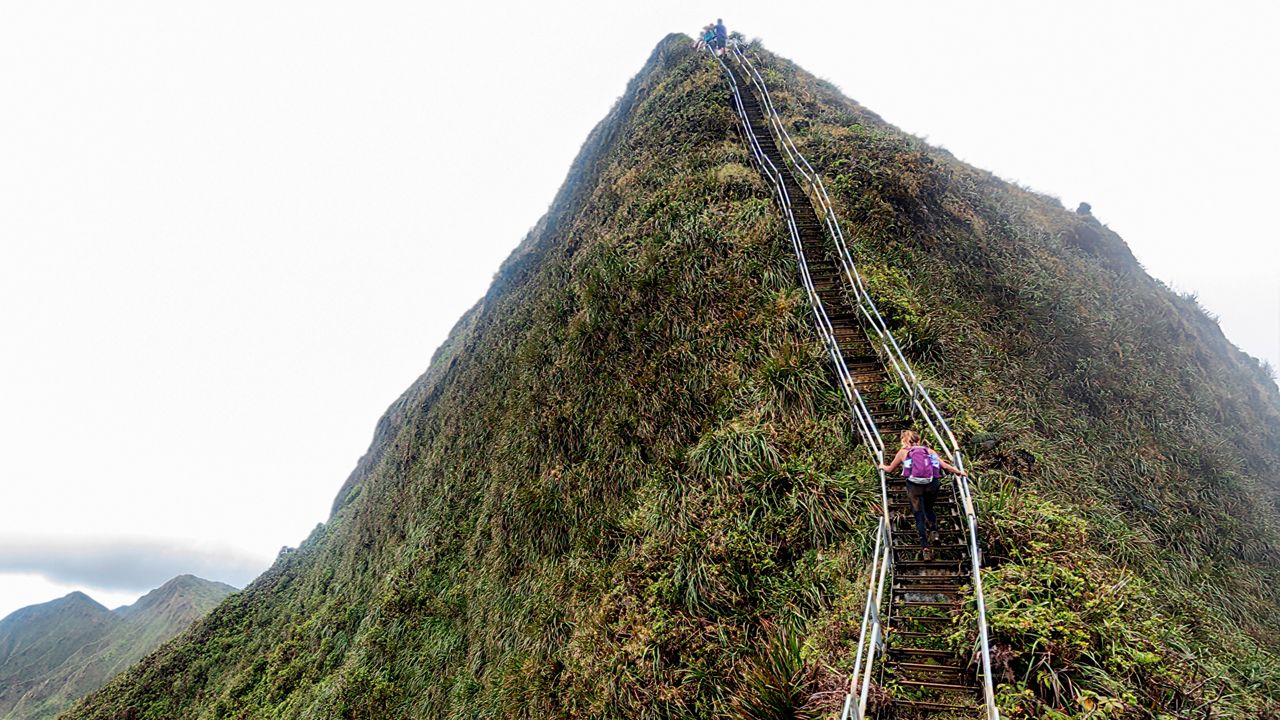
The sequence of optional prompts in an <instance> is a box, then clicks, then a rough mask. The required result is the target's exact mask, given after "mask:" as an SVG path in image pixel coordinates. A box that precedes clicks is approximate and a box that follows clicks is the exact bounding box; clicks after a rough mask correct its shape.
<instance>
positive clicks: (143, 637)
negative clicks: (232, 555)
mask: <svg viewBox="0 0 1280 720" xmlns="http://www.w3.org/2000/svg"><path fill="white" fill-rule="evenodd" d="M234 591H235V588H233V587H231V586H230V585H226V584H223V583H217V582H210V581H208V580H203V579H201V578H197V577H194V576H192V575H181V576H178V577H176V578H174V579H172V580H170V581H168V582H166V583H165V584H164V585H161V586H160V587H158V588H156V589H155V590H152V591H151V592H149V593H147V594H146V595H144V596H143V597H141V598H139V600H138V601H137V602H135V603H134V604H132V605H126V606H124V607H120V608H116V609H115V610H111V611H108V610H107V609H106V608H104V607H102V605H100V604H98V603H97V602H96V601H94V600H93V599H92V598H90V597H89V596H87V595H85V594H84V593H80V592H75V593H71V594H70V595H68V596H66V597H64V598H62V599H60V600H54V601H52V602H49V603H44V604H42V605H33V606H31V607H27V608H23V609H21V610H18V611H16V612H14V613H12V614H11V615H9V616H8V617H6V618H5V619H4V620H0V720H40V719H43V718H52V717H54V716H56V715H57V714H58V713H59V712H61V711H62V710H64V709H66V708H67V707H69V706H70V705H71V704H72V703H73V702H74V701H75V700H77V699H79V698H81V697H83V696H85V695H86V694H88V693H89V692H91V691H93V690H95V689H97V688H99V687H101V686H102V684H103V683H105V682H106V681H107V680H108V679H109V678H110V677H111V676H113V675H115V674H116V673H119V672H120V671H122V670H124V669H125V668H127V667H128V666H129V665H131V664H133V663H134V662H136V661H137V660H138V659H139V658H141V657H142V656H144V655H146V654H147V653H149V652H151V651H152V650H154V649H156V648H157V647H159V646H160V645H161V644H162V643H164V642H166V641H168V640H169V639H171V638H173V637H174V636H175V635H177V634H178V633H179V632H181V631H182V630H184V629H186V627H187V626H188V625H190V624H191V623H192V622H193V621H195V620H196V619H197V618H199V617H200V616H202V615H204V614H205V613H207V612H208V611H209V610H211V609H212V608H213V607H214V606H215V605H217V604H218V603H219V602H220V601H221V600H222V599H223V598H225V597H226V596H227V595H228V594H230V593H232V592H234ZM36 658H38V662H37V661H35V659H36Z"/></svg>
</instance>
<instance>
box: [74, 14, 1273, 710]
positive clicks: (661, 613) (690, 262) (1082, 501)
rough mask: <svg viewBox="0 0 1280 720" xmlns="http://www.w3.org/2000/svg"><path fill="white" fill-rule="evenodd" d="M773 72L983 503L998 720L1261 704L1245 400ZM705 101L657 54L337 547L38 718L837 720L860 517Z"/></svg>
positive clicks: (374, 471) (1269, 455)
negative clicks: (1236, 456)
mask: <svg viewBox="0 0 1280 720" xmlns="http://www.w3.org/2000/svg"><path fill="white" fill-rule="evenodd" d="M765 61H766V64H767V65H768V66H769V67H768V72H769V80H770V83H771V86H776V87H777V92H776V94H775V101H776V102H777V103H778V105H779V108H780V110H781V111H783V112H784V113H786V114H787V115H788V117H789V118H790V122H791V124H792V126H793V127H794V128H795V130H796V133H797V141H798V142H800V143H801V144H802V148H803V149H804V150H805V152H806V153H807V154H809V156H810V158H811V159H812V160H814V164H815V165H816V166H817V167H818V168H819V170H820V171H822V172H823V173H824V174H825V175H826V176H827V177H828V178H829V179H830V183H829V184H830V186H831V187H832V190H833V194H834V196H835V200H836V202H837V203H838V204H839V207H840V211H841V213H842V215H843V216H844V217H845V218H846V219H847V220H848V222H849V224H850V225H849V226H850V228H851V229H852V231H853V232H854V233H856V235H857V237H858V243H857V252H858V254H859V258H858V259H859V262H860V263H862V265H863V266H864V267H865V268H866V271H867V275H868V280H869V281H870V282H871V283H872V286H873V288H874V290H875V294H876V297H877V299H878V300H879V301H880V302H881V303H882V305H883V307H884V309H885V310H886V311H888V312H889V314H890V316H891V317H892V319H893V321H894V322H895V323H896V324H897V326H898V328H899V330H900V332H901V333H902V334H903V336H904V337H905V338H909V340H910V343H909V348H908V350H909V352H910V354H911V355H912V356H913V358H915V359H916V360H918V362H919V364H920V367H921V369H922V371H923V372H924V373H925V375H926V377H927V378H928V379H929V382H930V384H931V386H932V387H933V388H935V389H936V391H937V393H938V396H939V397H940V399H942V400H943V402H944V404H945V405H946V407H947V409H948V410H949V411H951V412H953V413H955V416H956V426H957V428H958V429H959V431H960V432H961V434H962V435H963V436H964V440H965V442H966V444H967V446H968V447H969V448H970V452H971V455H972V456H973V457H974V459H975V462H976V465H977V467H978V470H979V474H980V475H981V476H982V477H983V478H984V479H985V480H984V485H983V488H982V493H981V498H980V499H981V501H982V503H983V506H982V507H983V534H984V540H985V541H986V542H987V543H988V545H987V548H986V559H987V561H988V563H989V564H990V566H991V569H990V571H989V572H988V576H987V585H988V593H989V604H990V606H991V618H992V626H993V633H994V635H993V638H994V642H995V646H996V648H997V658H998V665H997V668H998V671H999V673H1000V678H999V679H1000V681H1001V687H1000V695H1001V697H1000V700H1001V705H1002V707H1003V708H1004V709H1005V711H1006V713H1007V714H1008V715H1010V716H1012V717H1019V716H1054V714H1055V713H1056V714H1057V715H1056V716H1057V717H1071V716H1081V717H1083V716H1088V715H1090V713H1092V715H1091V716H1092V717H1156V716H1159V715H1165V716H1172V717H1203V716H1205V713H1206V712H1211V713H1216V714H1217V715H1216V716H1218V717H1241V718H1243V717H1258V716H1260V715H1262V713H1264V712H1266V711H1267V708H1268V707H1270V706H1273V705H1274V704H1275V701H1276V698H1277V697H1280V692H1278V690H1277V688H1278V684H1277V676H1276V671H1275V670H1274V668H1275V663H1274V661H1275V659H1276V658H1275V648H1276V644H1275V635H1274V633H1275V632H1276V623H1277V622H1278V620H1277V613H1276V612H1275V610H1274V603H1273V602H1271V601H1273V600H1275V599H1276V598H1275V597H1274V593H1275V590H1274V587H1275V584H1274V583H1273V584H1272V585H1270V586H1268V585H1265V583H1266V582H1267V581H1268V580H1272V579H1274V572H1275V570H1274V568H1275V565H1276V562H1275V561H1276V558H1277V554H1276V549H1275V548H1276V545H1275V538H1276V532H1275V526H1274V522H1273V521H1271V520H1270V519H1269V518H1268V517H1265V513H1263V512H1260V511H1251V510H1243V509H1239V508H1238V507H1237V501H1238V499H1239V498H1242V497H1255V498H1265V502H1266V503H1274V498H1275V487H1274V481H1273V480H1270V479H1269V476H1267V475H1266V474H1265V473H1266V472H1267V468H1266V465H1267V464H1268V463H1269V466H1270V467H1274V466H1275V462H1274V461H1276V460H1277V459H1280V458H1276V454H1277V448H1278V447H1280V443H1277V442H1276V433H1277V432H1280V431H1277V429H1276V414H1277V408H1278V407H1280V401H1277V398H1276V392H1275V390H1274V387H1272V386H1268V385H1267V384H1266V382H1267V381H1266V378H1265V377H1264V376H1262V374H1261V372H1260V371H1259V370H1258V369H1257V368H1256V367H1253V366H1251V365H1250V363H1249V361H1248V359H1247V358H1243V357H1242V356H1240V354H1239V353H1238V351H1236V350H1235V349H1234V348H1231V347H1230V345H1229V344H1228V343H1226V342H1225V340H1224V339H1223V338H1222V337H1221V335H1220V333H1219V334H1217V335H1215V334H1214V330H1216V328H1213V327H1212V324H1211V323H1208V322H1207V321H1206V320H1205V319H1204V318H1203V316H1202V315H1201V314H1200V313H1199V311H1198V310H1197V309H1196V308H1194V307H1191V306H1190V305H1188V304H1187V303H1186V301H1184V300H1180V299H1178V298H1176V297H1175V296H1173V295H1172V294H1171V293H1169V292H1168V291H1167V290H1165V289H1163V288H1161V287H1159V286H1158V284H1156V283H1154V281H1152V280H1150V278H1147V277H1146V276H1145V275H1144V274H1143V273H1141V270H1140V269H1139V268H1137V266H1136V264H1134V263H1133V262H1132V259H1131V258H1129V257H1127V255H1128V253H1127V250H1126V249H1125V248H1124V245H1123V243H1122V242H1121V241H1120V240H1119V239H1118V238H1116V237H1115V236H1114V235H1112V234H1110V233H1109V232H1108V231H1106V229H1105V228H1102V227H1100V226H1097V225H1095V224H1093V223H1091V222H1090V221H1089V219H1087V218H1079V217H1076V216H1073V215H1071V214H1069V213H1066V212H1065V211H1063V210H1062V209H1061V208H1060V207H1055V206H1054V203H1053V202H1052V201H1050V200H1048V199H1045V198H1040V197H1037V196H1035V195H1032V194H1030V193H1026V192H1024V191H1022V190H1019V189H1017V188H1013V187H1009V186H1008V185H1006V184H1004V183H1001V182H1000V181H998V180H996V179H995V178H992V177H991V176H990V175H989V174H986V173H981V172H979V171H975V170H973V169H971V168H968V167H967V166H964V165H962V164H960V163H958V162H956V161H955V160H954V159H952V158H950V157H949V156H947V155H946V154H945V153H943V152H941V151H938V150H934V149H931V148H928V147H927V146H926V145H924V144H923V143H921V142H920V141H918V140H915V139H913V138H910V137H907V136H905V135H903V134H902V133H900V132H899V131H897V130H895V129H893V128H892V127H890V126H888V125H885V124H884V123H883V122H882V121H880V120H879V119H878V118H876V117H875V116H874V115H871V114H870V113H867V112H866V111H864V110H862V109H861V108H859V107H858V106H856V105H854V104H852V103H850V102H849V101H847V100H845V99H843V98H841V97H839V96H838V94H836V93H835V92H834V90H833V89H832V88H830V87H829V86H825V85H823V84H821V83H818V82H816V81H814V80H813V79H812V78H810V77H809V76H807V75H805V74H803V73H801V72H799V71H798V70H796V69H795V68H793V67H791V66H790V65H788V64H787V63H785V62H784V61H781V60H778V59H776V58H772V57H769V56H767V55H766V56H765ZM726 95H727V90H726V87H725V84H724V80H723V78H721V76H720V74H719V70H718V67H717V66H716V65H715V64H714V63H713V62H711V61H710V60H709V59H708V58H707V57H706V56H705V55H699V54H696V53H694V52H693V50H692V48H691V46H690V43H689V41H688V40H687V39H686V38H683V37H680V36H673V37H670V38H668V39H666V40H664V41H663V43H661V44H660V45H659V47H658V49H657V50H656V51H655V53H654V56H653V57H652V58H651V59H650V61H649V63H648V64H647V65H646V67H645V69H644V70H643V71H642V72H641V74H640V75H639V76H637V78H636V79H635V80H634V81H633V82H632V84H631V85H630V86H629V87H628V90H627V93H626V95H624V96H623V98H622V100H621V101H620V102H619V105H618V107H617V108H615V110H614V112H613V113H611V115H610V117H609V118H607V119H606V120H605V122H604V123H602V124H601V126H600V127H598V128H597V129H596V131H595V132H593V134H592V137H591V138H590V139H589V140H588V144H587V147H586V148H585V149H584V153H583V155H582V156H581V157H580V158H579V160H578V162H577V163H575V166H574V170H573V172H572V174H571V177H570V180H569V182H568V183H567V184H566V189H565V190H564V191H562V193H561V195H560V196H559V197H558V198H557V201H556V203H555V205H554V206H553V208H552V210H551V212H550V213H549V215H548V217H547V218H546V219H544V220H543V221H542V222H541V223H539V225H538V227H536V228H535V230H534V231H533V232H532V233H531V234H530V236H529V237H528V238H526V239H525V242H524V243H522V245H521V247H520V248H519V249H518V250H517V251H516V252H515V253H514V254H513V256H512V258H511V259H509V260H508V262H507V263H506V264H504V267H503V269H502V271H501V272H500V274H499V276H498V277H497V278H496V279H495V282H494V286H493V289H491V290H490V292H489V293H488V294H487V295H486V297H485V298H484V300H483V301H482V302H481V303H480V304H479V305H478V306H477V307H476V308H475V309H473V310H472V311H471V312H469V313H468V314H467V315H466V316H465V317H464V318H463V320H462V321H461V322H460V323H459V325H458V327H457V328H456V329H455V331H454V333H453V335H452V336H451V337H450V339H449V341H448V342H447V343H446V345H445V346H444V347H442V348H441V350H440V351H439V352H438V353H437V354H436V357H435V358H433V361H432V364H431V367H430V368H429V369H428V371H427V373H426V374H425V375H424V376H423V378H422V379H421V380H420V381H419V382H418V383H416V384H415V385H414V386H413V387H412V388H410V389H409V390H408V391H407V392H406V393H405V395H404V396H402V397H401V398H400V399H399V400H397V402H396V403H395V404H394V405H393V406H392V408H391V409H390V410H389V411H388V413H387V415H386V416H385V417H384V418H383V420H382V422H380V423H379V428H378V434H377V436H376V438H375V442H374V446H373V448H371V450H370V453H369V455H367V456H366V457H365V458H364V459H363V460H362V461H361V463H360V465H359V467H358V468H357V472H356V473H355V474H354V475H353V477H352V479H351V480H350V481H349V482H348V484H347V485H346V486H344V488H343V491H342V493H341V496H340V497H339V499H338V502H337V503H336V504H335V512H334V515H333V517H332V518H331V520H330V521H329V522H328V523H326V524H325V525H324V526H321V527H319V528H317V530H316V531H315V533H313V535H312V536H311V537H310V538H309V539H308V540H307V541H306V542H305V543H304V544H303V545H302V546H301V547H300V548H299V549H298V550H297V551H296V552H293V553H288V554H285V555H282V556H281V557H280V558H279V560H278V561H277V563H276V564H275V566H274V567H273V568H272V569H271V570H270V571H268V572H267V573H266V574H265V575H264V576H263V577H262V578H260V579H259V580H258V581H256V582H255V583H254V584H253V585H251V586H250V587H249V588H247V589H246V590H245V591H244V592H241V593H238V594H237V595H235V596H233V597H232V598H230V599H229V600H228V601H227V602H225V603H224V604H223V605H222V606H221V607H220V608H218V609H217V610H216V611H215V612H214V613H212V614H211V615H210V616H209V617H208V618H207V619H206V620H205V621H203V622H201V623H198V624H197V625H196V626H195V627H193V629H192V630H191V631H190V632H189V633H187V634H186V635H185V636H184V637H182V638H180V639H178V640H177V641H175V642H172V643H170V644H168V645H166V646H165V647H164V648H162V649H161V650H160V651H159V652H157V653H155V654H153V655H152V656H150V657H148V658H147V659H146V660H144V661H143V662H142V663H140V664H139V665H137V666H135V667H134V668H133V669H131V670H130V671H129V672H128V673H126V674H125V675H124V676H122V677H120V678H118V679H117V680H116V681H115V682H113V683H112V684H111V685H109V686H108V687H107V688H105V689H104V690H103V691H101V692H99V693H97V694H96V695H94V696H92V697H90V698H89V699H88V700H87V701H86V702H85V703H84V704H83V705H81V706H80V707H79V708H77V709H76V710H75V711H74V712H72V713H70V714H69V715H68V717H70V718H121V717H125V718H133V719H134V720H137V719H141V718H155V719H160V718H173V717H182V718H248V717H253V718H308V719H310V718H379V719H385V718H425V717H439V718H462V717H468V718H470V717H485V718H488V717H504V718H508V717H519V718H545V717H575V718H577V717H590V718H612V717H634V718H675V717H734V716H738V717H742V716H755V717H759V716H768V715H769V714H771V713H772V714H774V715H775V716H777V717H802V716H816V717H820V716H822V713H824V712H829V711H830V710H832V709H833V708H838V703H839V700H840V696H841V692H842V687H843V684H844V675H845V673H847V671H848V670H849V667H848V664H849V662H850V660H851V657H852V647H853V645H854V644H855V643H856V641H857V634H858V622H859V621H860V619H861V610H862V600H863V597H864V596H863V592H864V588H865V584H864V583H865V578H863V577H861V576H862V574H863V572H864V571H865V566H866V559H867V558H866V556H867V554H868V553H869V552H870V548H869V543H870V540H871V539H872V535H871V530H872V529H873V528H874V526H875V520H876V515H875V513H874V511H873V506H874V503H875V502H876V500H877V498H878V496H879V493H878V488H877V486H876V481H875V479H874V474H873V473H872V471H871V467H870V464H869V463H868V462H867V461H866V460H865V453H864V452H863V451H862V450H861V449H860V448H857V447H853V446H852V441H853V438H852V433H851V432H850V428H849V427H848V421H847V419H846V418H845V416H844V405H843V402H842V400H841V399H840V396H839V394H838V393H837V392H835V390H834V389H833V388H832V386H831V384H830V377H829V371H828V369H827V367H826V364H825V359H824V355H823V353H822V352H821V351H820V349H819V348H818V347H817V346H816V343H815V340H814V339H813V334H812V332H811V330H810V319H809V315H808V312H809V311H808V308H807V307H806V306H805V300H804V297H803V295H802V294H801V293H800V292H799V291H798V289H797V281H796V268H795V264H794V260H793V258H792V257H791V255H790V246H789V243H788V242H787V240H786V235H785V233H784V231H783V227H782V225H781V223H780V220H779V216H778V213H777V210H776V207H775V206H774V205H773V204H772V202H771V200H770V197H769V193H768V191H767V190H766V188H765V187H764V186H763V184H762V183H761V181H760V179H759V176H758V174H757V173H756V172H755V171H754V170H752V169H751V168H750V167H749V164H748V159H747V155H746V153H745V150H744V148H743V147H742V144H741V142H740V140H739V139H738V136H737V131H736V129H735V122H736V120H735V118H734V116H733V114H732V113H731V111H730V108H729V105H728V102H727V97H726ZM1157 311H1159V312H1160V313H1163V314H1160V315H1154V314H1153V313H1155V312H1157ZM1179 333H1183V334H1182V335H1179ZM1113 344H1115V346H1116V347H1117V348H1118V351H1117V350H1115V349H1114V348H1113V347H1112V346H1113ZM1112 355H1115V357H1112ZM1242 430H1248V431H1249V432H1250V433H1252V434H1251V435H1249V437H1248V438H1247V439H1246V440H1242V441H1240V442H1243V443H1245V446H1246V447H1247V448H1248V452H1250V453H1253V454H1252V455H1251V456H1250V457H1255V458H1259V459H1260V465H1262V466H1260V467H1238V465H1239V463H1237V467H1228V466H1227V465H1224V464H1222V463H1221V462H1219V459H1220V458H1222V457H1229V456H1230V455H1231V452H1230V451H1229V450H1228V449H1229V448H1233V447H1237V446H1238V444H1239V443H1237V442H1236V440H1235V439H1234V438H1235V435H1236V434H1237V433H1240V432H1241V431H1242ZM1193 435H1194V437H1192V436H1193ZM1224 438H1225V440H1224ZM1227 441H1230V443H1228V442H1227ZM1115 468H1126V469H1125V470H1123V471H1118V470H1116V469H1115ZM1135 470H1137V472H1135ZM1139 478H1146V479H1149V481H1148V482H1146V483H1139V482H1137V480H1138V479H1139ZM1264 479H1265V483H1270V484H1269V485H1268V484H1264ZM1193 490H1194V491H1195V492H1194V493H1193V494H1190V495H1188V493H1191V492H1192V491H1193ZM1250 493H1252V495H1250ZM1190 497H1195V498H1197V502H1196V503H1194V504H1192V503H1189V502H1187V503H1181V504H1180V503H1179V499H1180V498H1190ZM1140 503H1148V504H1150V506H1151V507H1152V508H1154V509H1155V510H1154V511H1151V512H1149V511H1147V510H1146V509H1145V508H1144V507H1143V506H1142V505H1141V504H1140ZM1255 521H1256V522H1255ZM1218 523H1221V525H1220V526H1219V525H1218ZM1082 538H1087V539H1088V540H1089V543H1084V542H1082ZM1197 561H1198V562H1199V564H1197ZM1166 568H1167V570H1168V572H1167V574H1166V573H1165V572H1164V571H1165V569H1166ZM1206 578H1212V579H1214V580H1215V581H1218V580H1221V581H1222V583H1223V584H1222V585H1215V586H1213V587H1225V588H1227V589H1226V590H1225V591H1223V592H1220V593H1215V592H1214V591H1212V590H1206V589H1205V588H1206V587H1207V584H1204V583H1201V582H1199V581H1200V580H1201V579H1206ZM1186 580H1195V581H1196V584H1184V581H1186ZM1174 588H1176V593H1175V592H1174ZM1190 588H1195V589H1190ZM959 620H960V622H958V623H957V625H956V629H955V633H954V636H953V637H952V638H950V640H951V641H953V642H956V643H961V644H964V645H965V646H968V644H969V643H971V642H972V639H971V638H972V636H971V631H972V628H971V626H970V625H968V624H967V623H966V621H967V617H966V616H965V615H963V614H962V615H961V616H960V618H959ZM944 640H946V639H945V638H944ZM1227 657H1231V658H1243V659H1244V660H1243V661H1231V662H1228V661H1227V660H1225V659H1224V658H1227ZM1208 703H1212V710H1206V709H1205V705H1206V704H1208Z"/></svg>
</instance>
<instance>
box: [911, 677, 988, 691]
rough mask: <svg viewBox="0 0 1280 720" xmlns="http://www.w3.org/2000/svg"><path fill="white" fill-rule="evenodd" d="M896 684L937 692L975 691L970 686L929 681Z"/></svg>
mask: <svg viewBox="0 0 1280 720" xmlns="http://www.w3.org/2000/svg"><path fill="white" fill-rule="evenodd" d="M895 682H896V683H897V684H899V685H906V686H910V687H927V688H934V689H935V690H959V691H961V692H969V691H971V690H973V689H974V688H973V686H970V685H953V684H951V683H939V682H929V681H928V680H895Z"/></svg>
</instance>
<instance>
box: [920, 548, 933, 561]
mask: <svg viewBox="0 0 1280 720" xmlns="http://www.w3.org/2000/svg"><path fill="white" fill-rule="evenodd" d="M920 554H921V555H923V556H924V559H925V560H932V559H933V548H925V549H923V550H921V551H920Z"/></svg>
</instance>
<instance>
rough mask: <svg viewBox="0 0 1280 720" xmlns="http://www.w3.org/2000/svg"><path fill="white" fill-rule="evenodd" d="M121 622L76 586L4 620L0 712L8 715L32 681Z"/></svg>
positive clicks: (0, 629) (0, 650)
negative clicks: (74, 589) (67, 591)
mask: <svg viewBox="0 0 1280 720" xmlns="http://www.w3.org/2000/svg"><path fill="white" fill-rule="evenodd" d="M118 623H119V619H118V618H117V617H116V616H115V615H112V614H111V611H109V610H107V609H106V608H105V607H103V606H102V605H99V604H98V603H97V602H96V601H95V600H93V598H90V597H89V596H88V595H85V594H84V593H81V592H73V593H71V594H70V595H67V596H66V597H63V598H59V599H57V600H53V601H50V602H47V603H41V604H39V605H31V606H28V607H24V608H22V609H20V610H17V611H15V612H13V613H11V614H10V615H8V616H7V617H5V618H4V619H3V620H0V712H3V713H5V715H0V717H6V716H7V715H8V713H10V712H11V711H12V709H13V707H14V706H15V705H17V704H18V702H19V701H20V700H21V699H22V697H23V695H25V694H26V692H27V691H28V690H30V689H31V687H32V686H34V685H36V684H38V683H39V681H40V679H41V678H44V677H46V676H48V675H49V674H50V673H52V672H55V671H57V669H58V668H60V667H62V666H63V665H64V664H65V663H66V661H67V659H68V658H70V657H71V656H72V655H74V654H75V653H76V652H78V651H79V650H80V649H81V648H84V647H97V646H98V645H99V644H100V643H101V642H102V640H103V638H105V637H106V636H107V635H108V634H109V633H110V632H111V630H112V629H113V628H114V627H115V626H116V624H118Z"/></svg>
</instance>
